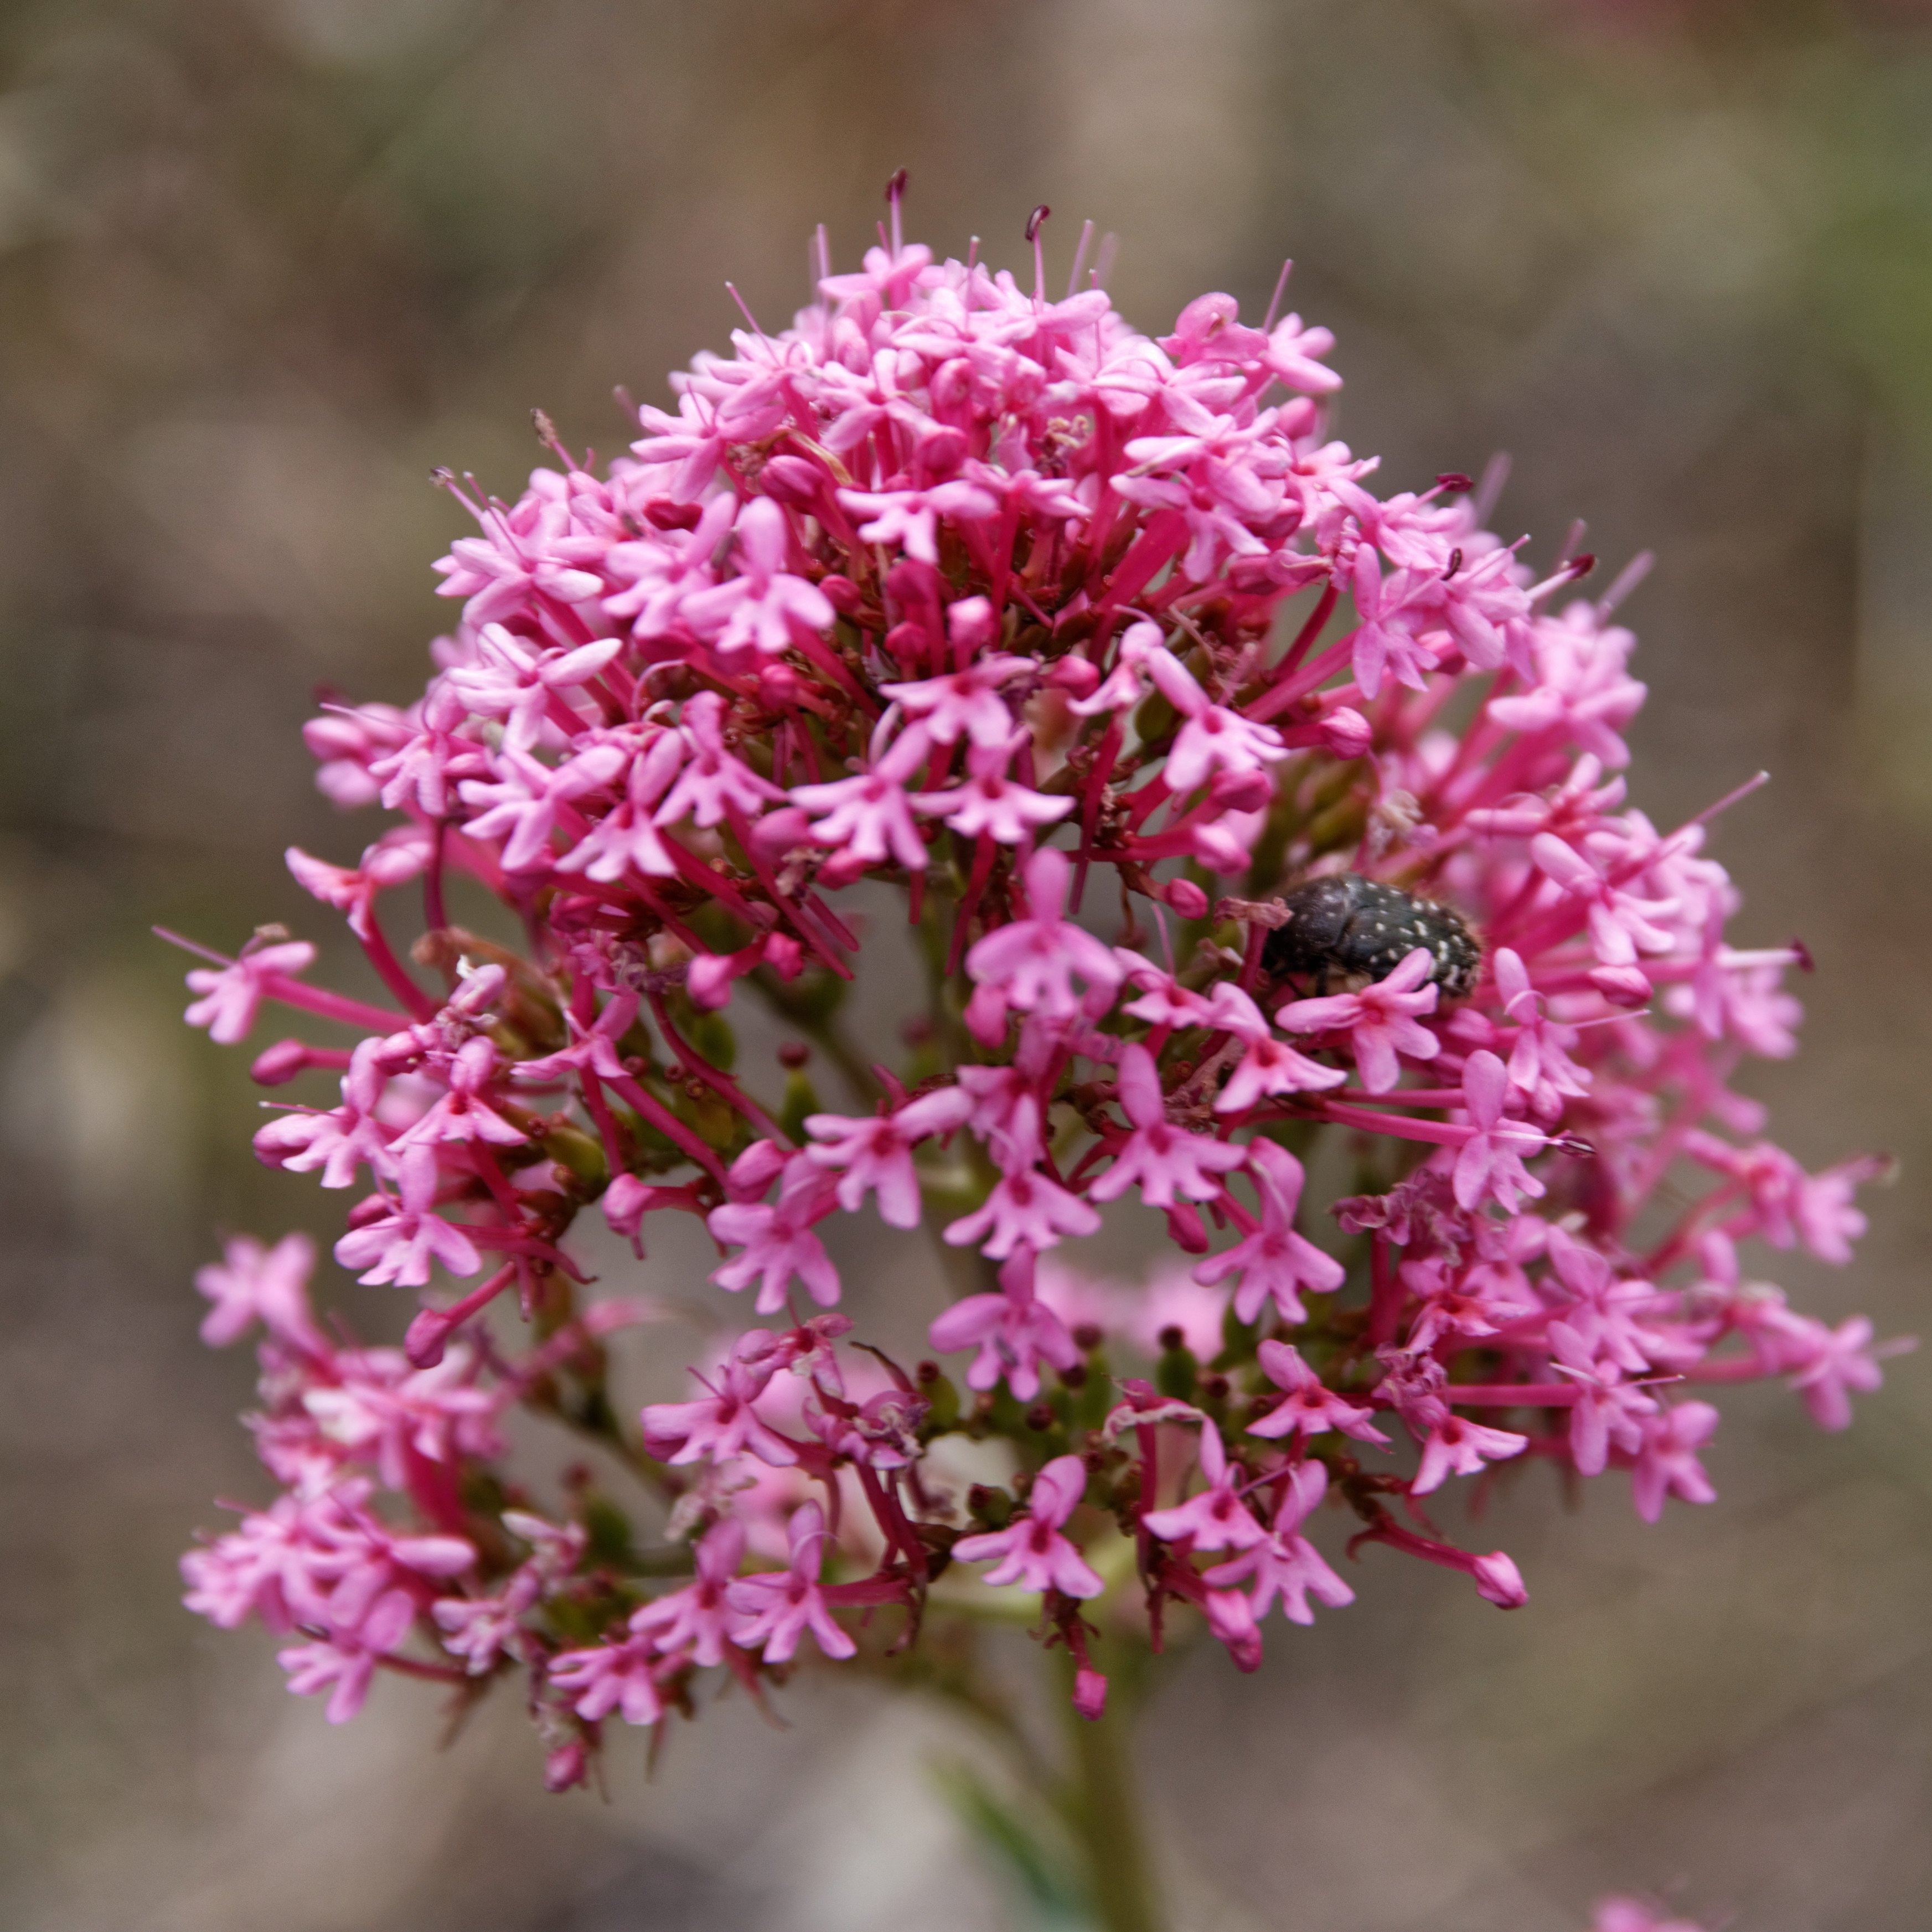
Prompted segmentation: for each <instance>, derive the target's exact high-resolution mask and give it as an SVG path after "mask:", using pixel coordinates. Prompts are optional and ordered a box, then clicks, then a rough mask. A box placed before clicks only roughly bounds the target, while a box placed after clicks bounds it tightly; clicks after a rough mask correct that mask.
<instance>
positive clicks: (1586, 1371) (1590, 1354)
mask: <svg viewBox="0 0 1932 1932" xmlns="http://www.w3.org/2000/svg"><path fill="white" fill-rule="evenodd" d="M1550 1352H1551V1354H1552V1355H1553V1357H1554V1358H1555V1359H1554V1361H1552V1363H1551V1364H1550V1366H1551V1367H1552V1368H1553V1369H1555V1370H1556V1371H1557V1373H1559V1374H1560V1375H1561V1376H1563V1377H1564V1379H1565V1380H1566V1381H1568V1382H1570V1383H1571V1384H1572V1385H1574V1388H1575V1389H1576V1391H1577V1399H1576V1401H1575V1403H1574V1406H1572V1407H1571V1411H1570V1454H1571V1457H1573V1458H1574V1460H1575V1462H1576V1464H1577V1470H1578V1472H1579V1473H1580V1474H1581V1475H1586V1476H1595V1475H1601V1473H1602V1471H1603V1469H1604V1464H1605V1463H1607V1461H1608V1460H1609V1457H1610V1445H1611V1444H1612V1443H1613V1442H1614V1443H1615V1444H1616V1446H1617V1447H1618V1448H1619V1449H1622V1450H1625V1451H1635V1450H1637V1449H1639V1448H1641V1447H1642V1446H1643V1418H1645V1417H1646V1416H1649V1415H1655V1413H1656V1411H1657V1404H1656V1403H1655V1402H1654V1401H1653V1400H1652V1399H1651V1398H1650V1397H1649V1396H1647V1395H1646V1394H1644V1392H1643V1390H1642V1389H1641V1388H1637V1387H1635V1386H1634V1385H1631V1384H1630V1383H1628V1382H1625V1380H1624V1379H1623V1373H1622V1370H1620V1369H1619V1368H1618V1367H1617V1366H1616V1364H1615V1363H1614V1362H1611V1361H1607V1360H1604V1358H1601V1357H1599V1356H1598V1355H1596V1353H1595V1351H1594V1350H1593V1349H1592V1347H1591V1346H1590V1344H1589V1343H1588V1342H1586V1340H1584V1339H1583V1336H1582V1335H1581V1334H1580V1333H1579V1332H1578V1331H1577V1330H1576V1329H1574V1328H1571V1326H1570V1325H1569V1324H1568V1322H1552V1323H1551V1324H1550Z"/></svg>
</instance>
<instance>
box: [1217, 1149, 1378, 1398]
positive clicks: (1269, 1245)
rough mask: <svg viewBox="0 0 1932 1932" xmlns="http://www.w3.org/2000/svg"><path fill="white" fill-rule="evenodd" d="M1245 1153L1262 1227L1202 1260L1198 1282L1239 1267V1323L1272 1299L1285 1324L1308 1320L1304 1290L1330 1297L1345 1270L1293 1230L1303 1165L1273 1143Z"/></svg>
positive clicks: (1236, 1305) (1237, 1309)
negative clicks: (1303, 1295) (1304, 1304)
mask: <svg viewBox="0 0 1932 1932" xmlns="http://www.w3.org/2000/svg"><path fill="white" fill-rule="evenodd" d="M1247 1160H1248V1172H1250V1175H1253V1178H1254V1183H1255V1192H1256V1194H1257V1195H1259V1196H1260V1198H1261V1208H1262V1219H1261V1225H1260V1226H1259V1227H1258V1228H1256V1229H1255V1230H1254V1232H1253V1233H1252V1234H1250V1235H1248V1236H1247V1237H1246V1238H1245V1239H1244V1240H1242V1241H1238V1242H1236V1243H1235V1245H1234V1247H1232V1248H1229V1249H1226V1250H1224V1251H1223V1253H1220V1254H1218V1255H1214V1256H1211V1257H1210V1258H1209V1259H1208V1260H1206V1261H1205V1262H1202V1263H1201V1264H1200V1265H1199V1266H1198V1267H1197V1268H1196V1269H1195V1271H1194V1279H1195V1280H1196V1281H1201V1282H1216V1281H1220V1280H1223V1278H1224V1277H1226V1276H1228V1275H1230V1274H1233V1273H1234V1272H1235V1271H1236V1270H1237V1269H1238V1270H1239V1271H1241V1286H1240V1288H1239V1289H1237V1290H1236V1291H1235V1319H1236V1320H1237V1321H1240V1322H1252V1321H1253V1320H1254V1319H1256V1316H1259V1314H1260V1313H1261V1311H1262V1304H1263V1302H1265V1301H1273V1302H1274V1306H1275V1311H1276V1313H1277V1314H1278V1315H1280V1317H1281V1318H1282V1319H1283V1321H1284V1322H1305V1321H1307V1319H1308V1310H1307V1308H1306V1307H1304V1306H1303V1304H1302V1300H1301V1290H1302V1289H1304V1288H1305V1289H1311V1290H1313V1292H1315V1293H1316V1294H1318V1295H1328V1294H1331V1293H1333V1292H1334V1290H1335V1289H1338V1288H1340V1286H1342V1283H1343V1279H1344V1277H1345V1271H1344V1270H1343V1267H1342V1265H1341V1263H1340V1262H1338V1261H1337V1260H1336V1259H1334V1256H1331V1255H1325V1254H1324V1253H1322V1250H1320V1249H1319V1248H1318V1247H1316V1245H1315V1244H1314V1243H1313V1241H1307V1240H1305V1239H1304V1238H1303V1237H1302V1236H1301V1235H1298V1234H1297V1233H1296V1232H1295V1210H1296V1208H1297V1207H1298V1205H1300V1202H1301V1188H1302V1181H1303V1178H1304V1177H1303V1174H1302V1169H1301V1162H1299V1161H1298V1160H1296V1159H1295V1157H1294V1155H1293V1154H1290V1153H1289V1151H1288V1150H1287V1149H1286V1148H1284V1147H1278V1146H1277V1145H1276V1144H1275V1143H1274V1142H1273V1141H1266V1140H1256V1141H1250V1142H1249V1143H1248V1146H1247ZM1283 1386H1284V1387H1286V1386H1287V1385H1286V1384H1284V1385H1283Z"/></svg>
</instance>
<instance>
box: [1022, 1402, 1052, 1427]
mask: <svg viewBox="0 0 1932 1932" xmlns="http://www.w3.org/2000/svg"><path fill="white" fill-rule="evenodd" d="M1059 1420H1060V1418H1059V1417H1058V1416H1057V1415H1055V1414H1054V1412H1053V1407H1052V1404H1051V1403H1044V1402H1037V1403H1034V1406H1032V1408H1031V1409H1028V1411H1027V1412H1026V1426H1027V1427H1028V1428H1029V1429H1040V1430H1047V1429H1051V1428H1052V1427H1053V1425H1054V1424H1055V1423H1056V1422H1058V1421H1059Z"/></svg>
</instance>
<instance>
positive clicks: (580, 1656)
mask: <svg viewBox="0 0 1932 1932" xmlns="http://www.w3.org/2000/svg"><path fill="white" fill-rule="evenodd" d="M662 1669H664V1666H662V1665H661V1664H658V1662H657V1661H655V1658H653V1657H652V1652H651V1646H649V1644H648V1643H643V1642H640V1641H639V1640H637V1639H636V1638H631V1639H630V1640H628V1641H627V1642H625V1643H617V1644H605V1645H603V1646H599V1647H598V1649H595V1650H566V1651H562V1652H559V1654H558V1655H556V1656H555V1657H553V1658H551V1659H550V1672H549V1675H550V1682H552V1683H553V1685H556V1688H558V1689H559V1691H562V1693H563V1695H564V1698H565V1702H566V1703H568V1705H569V1706H570V1708H571V1709H572V1710H573V1711H574V1712H576V1713H577V1715H578V1716H579V1717H580V1718H589V1719H590V1720H592V1721H593V1722H595V1721H597V1720H598V1719H599V1718H607V1717H608V1716H609V1715H610V1713H611V1712H613V1711H615V1712H616V1713H617V1715H619V1717H620V1718H622V1719H623V1721H625V1724H655V1723H656V1722H657V1721H658V1719H659V1718H661V1717H662V1716H663V1715H664V1694H663V1692H662V1691H661V1689H660V1688H659V1686H658V1673H659V1671H660V1670H662Z"/></svg>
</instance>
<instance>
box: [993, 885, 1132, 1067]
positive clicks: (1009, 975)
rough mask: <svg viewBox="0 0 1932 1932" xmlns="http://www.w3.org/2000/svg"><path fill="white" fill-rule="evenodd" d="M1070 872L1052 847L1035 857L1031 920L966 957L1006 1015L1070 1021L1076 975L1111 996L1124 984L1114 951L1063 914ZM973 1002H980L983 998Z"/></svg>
mask: <svg viewBox="0 0 1932 1932" xmlns="http://www.w3.org/2000/svg"><path fill="white" fill-rule="evenodd" d="M1067 870H1068V866H1067V855H1066V853H1064V852H1057V851H1055V850H1052V848H1051V847H1049V848H1048V849H1047V850H1044V851H1041V852H1037V853H1034V856H1033V857H1032V858H1031V859H1029V860H1028V862H1027V868H1026V895H1027V907H1028V913H1029V916H1028V917H1027V918H1025V919H1016V920H1014V921H1013V923H1012V924H1011V925H1010V926H1002V927H1001V928H1000V929H999V930H998V932H990V933H989V934H988V935H986V938H984V939H982V940H980V941H977V943H976V944H974V947H973V949H972V950H971V952H969V953H968V954H967V956H966V971H968V974H971V977H973V978H974V980H977V981H978V982H979V983H980V993H981V994H985V993H987V992H989V991H992V992H997V994H998V999H999V1010H1000V1012H1001V1013H1002V1014H1003V1015H1004V1011H1005V1010H1006V1008H1007V1007H1017V1008H1018V1009H1019V1010H1020V1011H1021V1012H1022V1013H1040V1014H1043V1015H1044V1016H1046V1017H1047V1018H1049V1019H1065V1018H1069V1017H1070V1016H1072V1015H1073V1014H1074V1013H1076V1012H1078V1011H1079V1004H1080V1002H1079V995H1077V994H1076V992H1074V990H1073V983H1074V980H1076V977H1077V978H1079V979H1081V980H1085V982H1086V983H1087V984H1088V985H1089V986H1092V987H1094V988H1097V989H1104V990H1105V991H1106V992H1109V993H1111V992H1112V991H1113V990H1114V989H1115V987H1116V986H1118V985H1119V984H1120V983H1121V967H1120V965H1119V962H1118V961H1117V960H1116V959H1115V957H1114V956H1113V954H1112V952H1111V951H1110V950H1109V949H1108V948H1107V947H1104V946H1103V945H1102V944H1100V941H1098V940H1097V939H1095V938H1092V937H1091V935H1089V934H1088V933H1085V932H1082V930H1081V929H1080V928H1079V926H1075V925H1073V923H1072V922H1070V920H1067V919H1064V918H1063V917H1062V916H1061V910H1062V907H1064V904H1065V902H1066V898H1067ZM973 1004H974V1006H975V1007H978V1006H979V1005H980V995H975V996H974V1002H973ZM976 1031H977V1029H976ZM983 1037H984V1036H983ZM993 1037H994V1038H997V1037H998V1034H997V1033H995V1035H994V1036H993ZM989 1043H990V1041H989Z"/></svg>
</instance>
